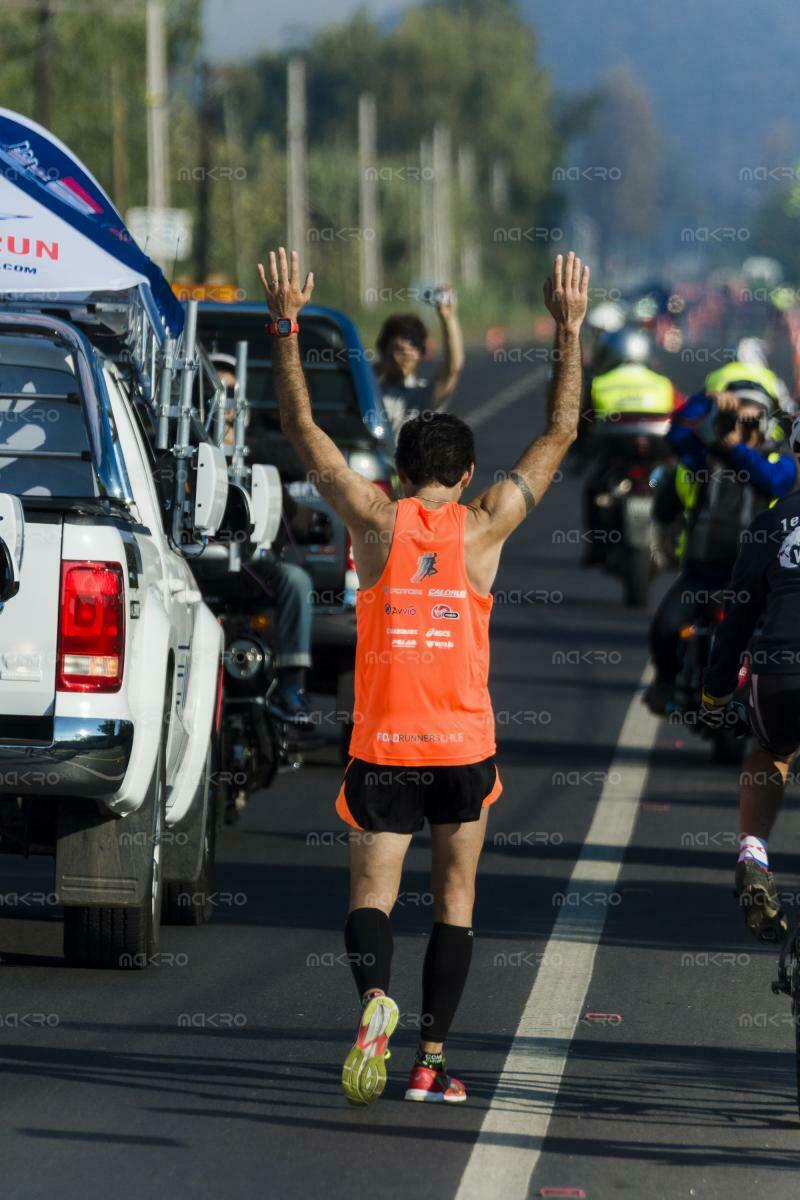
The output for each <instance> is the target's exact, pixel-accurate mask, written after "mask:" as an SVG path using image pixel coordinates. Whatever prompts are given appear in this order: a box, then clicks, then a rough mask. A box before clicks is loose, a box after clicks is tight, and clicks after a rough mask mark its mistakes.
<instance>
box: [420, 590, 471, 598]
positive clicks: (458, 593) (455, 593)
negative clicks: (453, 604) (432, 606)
mask: <svg viewBox="0 0 800 1200" xmlns="http://www.w3.org/2000/svg"><path fill="white" fill-rule="evenodd" d="M428 595H429V596H444V597H446V598H447V599H448V600H464V599H466V595H467V589H466V588H428Z"/></svg>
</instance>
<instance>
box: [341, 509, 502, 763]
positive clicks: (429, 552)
mask: <svg viewBox="0 0 800 1200" xmlns="http://www.w3.org/2000/svg"><path fill="white" fill-rule="evenodd" d="M466 515H467V510H466V508H465V507H464V506H463V505H461V504H456V503H448V504H444V505H442V507H441V508H437V509H428V508H426V507H425V505H424V504H422V502H421V501H419V500H416V499H414V498H412V499H408V500H400V501H399V502H398V505H397V519H396V522H395V527H394V533H393V535H392V545H391V549H390V551H389V558H388V561H387V563H386V566H385V567H384V570H383V574H382V575H381V577H380V579H379V580H378V582H377V583H376V584H375V585H374V587H371V588H366V589H365V590H363V591H359V593H358V596H357V598H356V619H357V626H358V645H357V647H356V673H355V705H354V710H353V735H352V737H351V739H350V754H351V756H352V757H353V758H361V759H365V760H366V761H367V762H373V763H381V764H386V765H388V766H391V765H396V766H419V765H421V764H423V765H427V766H458V765H461V764H464V763H475V762H481V761H482V760H483V759H485V758H489V757H490V756H491V755H492V754H494V752H495V748H496V747H495V737H494V715H493V713H492V702H491V700H490V698H489V688H488V679H489V617H490V614H491V611H492V603H493V601H492V597H491V596H481V595H480V593H479V592H476V591H475V589H474V588H473V587H472V585H471V584H470V582H469V580H468V578H467V570H466V565H465V561H464V522H465V520H466Z"/></svg>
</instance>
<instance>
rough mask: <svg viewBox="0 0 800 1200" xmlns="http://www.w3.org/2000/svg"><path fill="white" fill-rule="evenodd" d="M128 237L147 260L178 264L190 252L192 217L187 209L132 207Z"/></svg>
mask: <svg viewBox="0 0 800 1200" xmlns="http://www.w3.org/2000/svg"><path fill="white" fill-rule="evenodd" d="M126 221H127V225H128V229H129V230H130V232H131V236H132V237H133V239H134V241H135V242H136V243H137V244H138V245H139V247H140V248H141V249H142V250H144V252H145V254H147V255H149V256H150V258H155V259H157V260H159V261H163V262H171V261H172V260H173V259H177V260H178V261H180V260H181V259H184V258H188V257H189V255H190V254H191V252H192V214H191V211H190V210H189V209H188V208H131V209H129V210H128V215H127V218H126Z"/></svg>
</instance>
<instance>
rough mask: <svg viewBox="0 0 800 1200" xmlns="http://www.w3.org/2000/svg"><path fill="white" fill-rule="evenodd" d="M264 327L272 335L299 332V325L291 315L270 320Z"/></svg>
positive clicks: (279, 335) (281, 335)
mask: <svg viewBox="0 0 800 1200" xmlns="http://www.w3.org/2000/svg"><path fill="white" fill-rule="evenodd" d="M264 328H265V329H266V331H267V333H271V334H272V336H273V337H291V335H292V334H293V333H299V332H300V326H299V325H298V324H297V321H293V320H292V319H291V317H278V318H277V319H276V320H275V321H270V322H269V324H268V325H265V326H264Z"/></svg>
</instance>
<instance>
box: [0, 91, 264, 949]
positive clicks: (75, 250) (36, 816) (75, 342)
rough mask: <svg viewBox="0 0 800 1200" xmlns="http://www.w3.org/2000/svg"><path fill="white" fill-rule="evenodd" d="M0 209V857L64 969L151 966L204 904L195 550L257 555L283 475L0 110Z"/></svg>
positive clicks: (135, 260) (210, 642) (206, 755)
mask: <svg viewBox="0 0 800 1200" xmlns="http://www.w3.org/2000/svg"><path fill="white" fill-rule="evenodd" d="M0 217H2V236H0V854H9V853H12V854H13V853H19V854H25V855H29V854H44V855H52V856H54V858H55V875H56V879H55V892H56V895H57V897H58V900H59V903H60V904H61V905H63V909H64V952H65V956H66V958H67V960H68V961H69V962H71V963H76V964H83V965H90V966H103V967H106V966H108V967H143V966H146V965H147V964H148V963H150V962H152V961H153V960H154V958H155V957H156V956H157V955H158V946H159V927H160V922H161V919H162V914H163V917H164V918H165V919H166V920H168V921H175V922H180V923H197V924H199V923H201V922H203V921H205V920H207V919H208V917H209V915H210V912H211V906H212V882H211V873H212V868H213V858H214V838H215V830H216V822H215V813H214V803H215V788H214V786H213V785H214V781H215V777H217V776H219V779H220V784H221V776H222V772H217V771H216V764H215V752H216V744H217V737H216V734H217V732H218V730H219V721H220V712H221V705H222V678H223V673H222V661H221V656H222V651H223V635H222V629H221V627H220V625H219V624H218V622H217V621H216V619H215V617H214V616H213V614H212V612H211V610H210V609H209V608H208V607H207V606H206V605H205V604H204V602H203V599H202V596H201V593H200V590H199V589H198V587H197V583H196V581H195V579H194V577H193V575H192V571H191V569H190V565H189V561H188V557H189V556H191V555H196V554H198V553H204V552H205V549H206V544H207V542H208V541H209V539H213V538H214V537H215V536H217V535H224V539H225V540H224V543H223V546H222V553H223V557H226V558H227V560H228V563H229V568H230V570H231V571H234V572H235V571H236V570H237V568H240V565H241V561H240V560H241V550H242V547H243V546H245V545H246V544H247V543H248V542H249V540H250V539H251V538H252V539H253V541H254V542H255V544H256V545H257V546H268V545H269V544H270V542H271V540H272V538H273V537H274V536H275V531H276V529H277V525H278V522H279V520H280V481H279V479H278V478H277V472H276V471H275V470H274V468H272V467H267V466H263V465H262V466H253V467H250V466H248V465H247V463H246V462H245V458H244V455H245V448H244V429H245V424H246V414H245V400H244V396H243V395H242V396H241V397H240V399H239V400H237V407H236V412H237V416H236V438H235V444H234V446H233V447H228V448H227V450H226V446H225V444H224V435H225V429H224V424H225V421H224V413H225V388H224V386H223V384H222V381H221V380H220V379H219V376H218V375H217V374H216V372H215V371H214V369H213V367H212V366H211V364H210V362H209V360H208V359H207V357H206V356H205V354H204V352H203V350H202V348H201V347H198V346H197V344H196V338H195V330H196V321H197V306H196V304H190V305H189V306H188V310H187V311H186V312H185V311H184V309H183V308H182V307H181V305H180V304H179V302H178V300H177V299H176V297H175V295H174V294H173V292H172V290H171V289H170V287H169V284H168V283H167V281H166V279H165V278H164V276H163V274H162V273H161V271H160V270H159V268H158V267H157V266H156V264H155V263H153V262H152V261H151V260H150V259H149V258H148V257H147V256H146V254H145V253H144V252H143V251H142V250H141V249H140V248H139V247H138V246H137V245H136V243H135V242H134V241H133V239H132V238H131V236H130V234H129V232H128V230H127V229H126V228H125V224H124V222H123V220H122V217H121V216H120V214H119V213H118V212H117V211H116V209H115V208H114V205H113V202H112V201H111V199H110V197H109V196H108V195H107V193H106V192H105V191H104V190H103V188H102V187H101V186H100V184H99V183H98V181H97V180H96V179H95V178H94V176H93V175H92V174H91V173H90V171H89V170H88V169H87V168H86V167H85V166H84V165H83V163H81V162H80V161H79V160H78V159H77V158H76V157H75V155H74V154H73V153H72V152H71V151H70V150H69V149H68V147H66V146H64V145H63V143H61V142H59V141H58V139H57V138H55V137H54V136H53V135H52V134H51V133H49V131H48V130H46V129H43V128H42V127H41V126H39V125H37V124H36V123H35V122H34V121H31V120H30V119H29V118H27V117H24V116H21V115H20V114H19V113H13V112H10V111H8V110H6V109H0ZM241 361H242V363H244V362H245V350H244V348H243V349H242V351H241ZM243 371H244V368H243ZM199 377H200V378H199ZM243 378H244V374H243ZM204 383H210V392H209V390H208V389H207V388H204ZM229 459H230V461H228V460H229ZM248 484H249V491H248V490H247V486H246V485H248Z"/></svg>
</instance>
